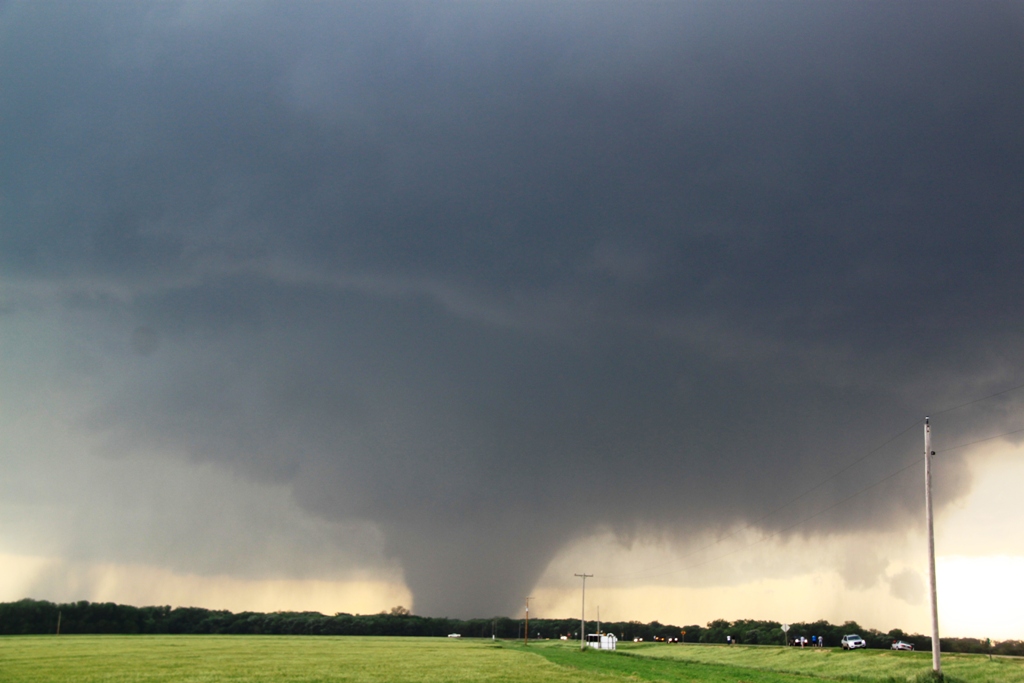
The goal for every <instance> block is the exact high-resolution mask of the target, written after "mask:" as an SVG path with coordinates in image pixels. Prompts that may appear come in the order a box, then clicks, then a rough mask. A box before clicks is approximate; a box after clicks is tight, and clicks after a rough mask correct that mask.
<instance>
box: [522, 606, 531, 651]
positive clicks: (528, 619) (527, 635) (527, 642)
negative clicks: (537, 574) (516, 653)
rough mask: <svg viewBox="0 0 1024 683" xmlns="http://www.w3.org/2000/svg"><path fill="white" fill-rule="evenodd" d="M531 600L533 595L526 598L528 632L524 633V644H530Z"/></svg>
mask: <svg viewBox="0 0 1024 683" xmlns="http://www.w3.org/2000/svg"><path fill="white" fill-rule="evenodd" d="M530 600H533V597H532V596H531V597H529V598H526V633H524V634H523V645H529V644H530Z"/></svg>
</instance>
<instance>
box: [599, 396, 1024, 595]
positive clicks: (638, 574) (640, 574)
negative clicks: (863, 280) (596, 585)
mask: <svg viewBox="0 0 1024 683" xmlns="http://www.w3.org/2000/svg"><path fill="white" fill-rule="evenodd" d="M1019 389H1024V384H1020V385H1017V386H1014V387H1010V388H1009V389H1003V390H1002V391H997V392H995V393H992V394H989V395H987V396H982V397H980V398H976V399H972V400H970V401H967V402H965V403H961V404H959V405H955V406H952V407H950V408H945V409H943V410H938V411H933V412H932V413H931V415H932V416H937V415H944V414H946V413H951V412H953V411H956V410H959V409H961V408H966V407H967V406H971V405H974V404H976V403H981V402H982V401H987V400H989V399H992V398H995V397H997V396H1002V395H1004V394H1008V393H1011V392H1014V391H1017V390H1019ZM920 424H921V420H917V421H915V422H914V423H913V424H912V425H910V426H909V427H907V428H906V429H904V430H903V431H901V432H900V433H898V434H896V435H895V436H892V437H890V438H889V439H887V440H886V441H884V442H883V443H882V444H881V445H879V446H877V447H875V448H874V449H872V450H871V451H868V452H867V453H866V454H864V455H863V456H861V457H860V458H858V459H856V460H854V461H853V462H852V463H850V464H849V465H847V466H846V467H844V468H843V469H841V470H839V471H837V472H835V473H833V474H831V475H829V476H828V477H826V478H824V479H822V480H821V481H819V482H818V483H816V484H814V485H813V486H811V487H810V488H808V489H805V490H804V491H803V492H801V493H800V494H798V495H796V496H795V497H793V498H791V499H789V500H788V501H786V502H785V503H783V504H782V505H780V506H778V507H776V508H774V509H773V510H771V511H769V512H767V513H765V514H764V515H762V516H761V517H758V518H757V519H755V520H753V521H750V522H748V523H746V524H744V525H743V526H741V527H739V528H737V529H734V530H733V531H731V532H729V533H728V534H726V535H724V536H720V537H718V538H716V539H715V540H714V541H712V542H711V543H708V544H706V545H704V546H702V547H700V548H697V549H696V550H694V551H692V552H690V553H687V554H686V555H683V556H682V557H681V558H678V559H679V560H685V559H687V558H689V557H693V556H694V555H697V554H699V553H702V552H704V551H705V550H708V549H710V548H713V547H715V546H716V545H719V544H721V543H722V542H723V541H726V540H728V539H729V538H732V537H734V536H736V535H737V534H740V533H742V532H743V531H746V530H748V529H750V528H752V527H754V526H756V525H758V524H760V523H761V522H763V521H764V520H766V519H768V518H769V517H771V516H772V515H775V514H777V513H779V512H781V511H782V510H784V509H785V508H787V507H789V506H790V505H792V504H793V503H795V502H797V501H798V500H800V499H802V498H804V497H805V496H807V495H809V494H810V493H813V492H814V491H816V490H817V489H819V488H821V487H822V486H824V485H825V484H826V483H828V482H829V481H831V480H833V479H835V478H836V477H838V476H839V475H841V474H844V473H845V472H847V471H849V470H851V469H853V468H854V467H855V466H856V465H858V464H860V463H862V462H863V461H864V460H866V459H868V458H870V457H871V456H873V455H875V454H876V453H878V452H879V451H881V450H882V449H883V448H885V447H886V446H888V445H889V444H891V443H892V442H894V441H896V440H897V439H899V438H900V437H902V436H903V435H904V434H906V433H907V432H909V431H910V430H911V429H913V428H914V427H917V426H919V425H920ZM1022 432H1024V429H1016V430H1013V431H1009V432H1004V433H1002V434H996V435H995V436H990V437H986V438H984V439H977V440H975V441H970V442H967V443H963V444H959V445H957V446H950V447H949V448H944V449H942V450H938V451H935V452H936V453H946V452H949V451H953V450H957V449H960V448H966V447H967V446H973V445H975V444H979V443H983V442H985V441H992V440H994V439H998V438H1002V437H1004V436H1010V435H1012V434H1019V433H1022ZM923 459H924V458H923V456H918V457H916V458H915V459H914V461H913V462H911V463H909V464H908V465H906V466H905V467H902V468H900V469H899V470H896V471H895V472H893V473H892V474H889V475H887V476H885V477H883V478H882V479H880V480H878V481H876V482H875V483H873V484H871V485H869V486H867V487H865V488H862V489H860V490H858V491H856V492H855V493H853V494H851V495H849V496H847V497H846V498H843V499H842V500H839V501H837V502H836V503H834V504H832V505H830V506H828V507H826V508H824V509H822V510H819V511H817V512H815V513H814V514H812V515H809V516H807V517H804V518H802V519H800V520H799V521H797V522H795V523H793V524H792V525H790V526H788V527H786V528H784V529H780V530H778V531H776V532H774V533H772V534H769V535H767V536H764V537H762V538H760V539H759V540H757V541H754V542H753V543H751V544H748V545H746V546H743V547H741V548H737V549H736V550H733V551H730V552H728V553H726V554H724V555H720V556H718V557H715V558H711V559H708V560H705V561H704V562H700V563H697V564H693V565H688V566H685V567H681V568H678V569H672V570H669V571H667V572H663V573H660V574H651V573H650V572H652V571H657V570H658V569H660V567H652V568H648V569H645V570H641V571H639V572H633V573H630V574H619V575H613V576H606V577H602V578H603V579H604V580H621V579H630V578H657V577H659V576H666V575H669V574H675V573H678V572H681V571H685V570H687V569H694V568H696V567H700V566H703V565H705V564H709V563H711V562H717V561H718V560H720V559H723V558H725V557H729V556H730V555H734V554H736V553H738V552H740V551H742V550H746V549H748V548H751V547H753V546H755V545H757V544H759V543H763V542H764V541H767V540H770V539H772V538H775V537H776V536H779V535H780V534H783V533H786V532H787V531H790V530H792V529H794V528H796V527H798V526H800V525H801V524H804V523H805V522H808V521H810V520H812V519H814V518H815V517H818V516H819V515H822V514H824V513H826V512H828V511H830V510H833V509H835V508H837V507H839V506H840V505H842V504H844V503H846V502H847V501H850V500H852V499H853V498H856V497H857V496H859V495H861V494H863V493H866V492H867V491H870V490H871V489H873V488H875V487H876V486H879V485H880V484H882V483H884V482H885V481H888V480H889V479H891V478H893V477H895V476H897V475H899V474H901V473H903V472H905V471H906V470H908V469H910V468H911V467H913V466H914V465H916V464H918V463H920V462H921V461H922V460H923ZM673 564H674V563H673ZM661 566H662V567H664V566H670V565H661Z"/></svg>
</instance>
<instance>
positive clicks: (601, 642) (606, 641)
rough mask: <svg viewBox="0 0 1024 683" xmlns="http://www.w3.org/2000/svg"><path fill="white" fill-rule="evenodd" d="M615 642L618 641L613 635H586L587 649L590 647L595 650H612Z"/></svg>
mask: <svg viewBox="0 0 1024 683" xmlns="http://www.w3.org/2000/svg"><path fill="white" fill-rule="evenodd" d="M617 642H619V639H618V638H616V637H615V634H614V633H588V634H587V647H592V648H594V649H595V650H614V649H615V643H617Z"/></svg>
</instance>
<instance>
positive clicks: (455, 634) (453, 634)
mask: <svg viewBox="0 0 1024 683" xmlns="http://www.w3.org/2000/svg"><path fill="white" fill-rule="evenodd" d="M448 637H449V638H461V637H462V634H461V633H449V634H448Z"/></svg>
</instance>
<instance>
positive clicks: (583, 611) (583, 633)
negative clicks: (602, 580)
mask: <svg viewBox="0 0 1024 683" xmlns="http://www.w3.org/2000/svg"><path fill="white" fill-rule="evenodd" d="M573 576H578V577H580V578H581V579H583V603H582V607H581V608H580V650H581V651H582V650H585V649H587V620H586V615H587V578H588V577H592V576H594V575H593V574H586V573H584V574H573Z"/></svg>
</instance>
